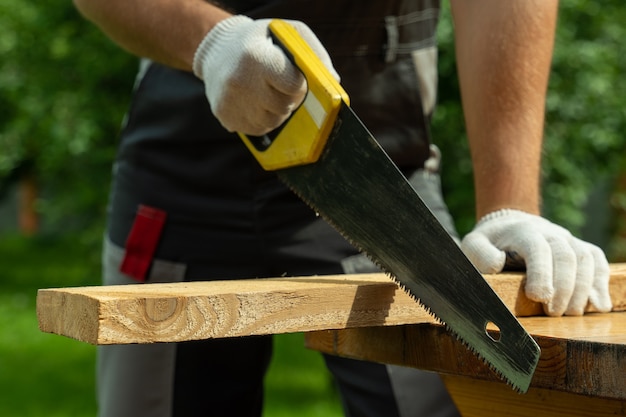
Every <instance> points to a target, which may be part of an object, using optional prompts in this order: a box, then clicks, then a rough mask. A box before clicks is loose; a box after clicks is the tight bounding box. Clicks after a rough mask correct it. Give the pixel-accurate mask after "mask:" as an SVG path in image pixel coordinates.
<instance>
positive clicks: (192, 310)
mask: <svg viewBox="0 0 626 417" xmlns="http://www.w3.org/2000/svg"><path fill="white" fill-rule="evenodd" d="M485 278H486V280H487V281H488V282H489V284H490V285H491V286H492V287H493V288H494V290H495V291H496V292H497V293H498V294H499V295H500V297H501V298H502V300H503V301H504V303H505V304H506V305H507V306H508V307H509V308H510V309H511V311H513V312H514V313H515V314H516V315H518V316H532V315H539V314H541V313H542V310H541V306H540V305H538V304H537V303H534V302H532V301H530V300H528V299H527V298H526V297H525V296H524V294H523V290H522V288H523V282H524V277H523V275H521V274H500V275H489V276H486V277H485ZM611 290H612V294H613V299H614V304H615V309H616V310H623V309H626V264H619V265H613V266H612V281H611ZM37 316H38V319H39V327H40V329H41V330H42V331H44V332H49V333H55V334H60V335H64V336H68V337H71V338H74V339H77V340H81V341H84V342H88V343H92V344H129V343H154V342H175V341H185V340H198V339H208V338H219V337H234V336H247V335H260V334H277V333H291V332H307V331H313V330H322V329H344V328H355V327H368V326H390V325H401V324H410V323H433V322H434V320H433V319H432V318H431V317H430V315H429V314H428V313H426V312H425V311H424V310H423V309H422V308H421V307H420V306H419V305H418V304H417V303H415V302H414V301H413V300H412V299H411V298H410V297H409V296H407V295H406V294H405V293H404V292H403V291H402V290H400V289H399V288H398V287H397V286H396V285H395V283H393V282H392V281H391V280H390V279H389V278H388V277H387V276H386V275H384V274H363V275H338V276H315V277H298V278H272V279H258V280H244V281H241V280H239V281H212V282H192V283H172V284H147V285H146V284H137V285H122V286H108V287H101V286H96V287H79V288H59V289H42V290H39V292H38V295H37Z"/></svg>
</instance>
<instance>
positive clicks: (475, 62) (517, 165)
mask: <svg viewBox="0 0 626 417" xmlns="http://www.w3.org/2000/svg"><path fill="white" fill-rule="evenodd" d="M452 11H453V16H454V22H455V32H456V48H457V62H458V70H459V78H460V82H461V95H462V98H463V111H464V113H465V122H466V128H467V134H468V138H469V141H470V148H471V152H472V162H473V166H474V182H475V186H476V215H477V217H478V218H479V219H480V221H479V222H478V223H477V225H476V226H475V227H474V230H473V231H472V232H471V233H469V234H468V235H467V236H465V237H464V238H463V241H462V243H461V247H462V249H463V251H464V252H465V254H466V255H467V256H468V257H469V258H470V259H471V260H472V262H473V263H474V264H475V265H476V266H477V267H478V269H479V270H480V271H481V272H483V273H487V272H492V273H493V272H499V271H501V270H502V269H503V268H504V267H505V262H506V259H507V256H510V257H513V258H516V259H522V260H523V262H524V263H525V265H526V277H527V279H526V285H525V292H526V295H527V296H528V297H529V298H531V299H532V300H535V301H539V302H542V303H543V304H544V310H545V311H546V313H547V314H549V315H553V316H560V315H563V314H568V315H580V314H583V313H584V312H585V311H588V310H590V309H591V310H597V311H610V310H611V298H610V296H609V291H608V282H609V266H608V262H607V260H606V256H605V255H604V253H603V252H602V250H600V248H598V247H597V246H594V245H592V244H590V243H588V242H584V241H582V240H580V239H577V238H575V237H574V236H572V234H571V233H570V232H569V231H567V230H565V229H564V228H562V227H560V226H558V225H556V224H554V223H552V222H550V221H548V220H546V219H544V218H542V217H541V216H540V215H539V214H540V195H541V193H540V174H541V148H542V142H543V124H544V110H545V99H546V90H547V86H548V75H549V72H550V64H551V60H552V49H553V46H554V36H555V28H556V19H557V11H558V2H557V0H507V1H500V0H452Z"/></svg>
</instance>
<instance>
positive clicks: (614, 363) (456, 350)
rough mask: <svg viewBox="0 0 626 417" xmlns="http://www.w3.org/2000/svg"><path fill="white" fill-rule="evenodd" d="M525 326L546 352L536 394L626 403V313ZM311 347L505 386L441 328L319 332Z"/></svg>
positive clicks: (538, 320)
mask: <svg viewBox="0 0 626 417" xmlns="http://www.w3.org/2000/svg"><path fill="white" fill-rule="evenodd" d="M519 320H520V322H521V324H522V326H524V328H525V329H526V330H527V331H528V332H529V333H530V334H531V335H532V336H533V338H534V339H535V340H536V341H537V343H538V344H539V346H540V347H541V357H540V359H539V364H538V365H537V369H536V371H535V374H534V375H533V379H532V382H531V385H530V386H531V388H542V389H550V390H556V391H563V392H568V393H572V394H576V395H583V396H590V397H602V398H611V399H619V400H621V401H626V332H625V331H624V329H626V312H613V313H607V314H588V315H585V316H580V317H545V316H544V317H523V318H520V319H519ZM390 340H391V341H393V343H390V342H389V341H390ZM306 345H307V347H308V348H310V349H315V350H318V351H321V352H325V353H330V354H333V355H337V356H344V357H349V358H353V359H362V360H367V361H372V362H381V363H388V364H396V365H403V366H409V367H413V368H419V369H424V370H429V371H433V372H437V373H440V374H448V375H455V376H464V377H469V378H473V379H475V380H484V381H493V382H501V381H502V379H501V378H500V377H499V376H498V375H497V374H496V373H495V372H493V371H492V370H491V369H489V367H487V366H485V365H484V364H483V363H482V361H481V360H480V359H479V358H478V357H477V356H476V355H474V354H473V353H472V352H471V351H469V350H468V349H467V348H466V347H465V346H464V345H463V344H462V343H461V342H459V341H458V340H457V339H456V338H455V337H454V336H453V335H452V334H450V333H449V332H448V331H446V330H445V328H444V327H443V326H441V325H435V324H412V325H405V326H394V327H368V328H355V329H344V330H324V331H317V332H311V333H308V334H307V335H306ZM508 389H509V391H511V392H513V391H512V390H511V389H510V388H508ZM486 394H487V393H486ZM515 395H517V394H515ZM522 397H523V396H522ZM483 401H485V398H483Z"/></svg>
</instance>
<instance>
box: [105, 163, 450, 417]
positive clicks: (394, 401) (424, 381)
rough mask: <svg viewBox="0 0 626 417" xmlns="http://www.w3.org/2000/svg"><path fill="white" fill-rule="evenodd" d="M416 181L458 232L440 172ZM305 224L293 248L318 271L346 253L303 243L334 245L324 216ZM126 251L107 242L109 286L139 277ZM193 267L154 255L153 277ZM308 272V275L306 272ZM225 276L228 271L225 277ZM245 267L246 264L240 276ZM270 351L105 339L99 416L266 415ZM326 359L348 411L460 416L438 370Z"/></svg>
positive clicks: (262, 341) (234, 342) (263, 344)
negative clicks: (127, 270) (131, 273)
mask: <svg viewBox="0 0 626 417" xmlns="http://www.w3.org/2000/svg"><path fill="white" fill-rule="evenodd" d="M411 183H412V184H413V185H414V187H415V188H416V189H417V190H418V192H419V193H420V195H421V196H422V198H423V200H424V201H425V203H426V204H427V205H428V206H429V207H430V208H431V210H432V211H433V213H435V214H436V215H437V217H438V218H439V220H440V222H441V223H442V224H443V225H444V226H445V227H446V228H447V229H448V230H449V231H450V233H451V234H452V235H453V236H456V233H455V231H454V226H453V224H452V221H451V218H450V216H449V214H448V212H447V209H446V206H445V204H444V203H443V200H442V198H441V192H440V185H439V177H438V176H437V175H436V174H433V173H431V172H429V171H425V170H424V171H418V172H417V173H415V174H414V175H413V176H412V178H411ZM304 229H306V230H298V231H297V233H296V235H298V236H299V238H298V242H297V244H293V242H292V243H291V246H296V247H298V246H299V248H298V249H297V250H298V251H300V252H298V253H299V254H304V253H306V254H307V256H309V255H308V254H309V253H311V252H315V253H316V254H318V256H319V259H317V260H316V262H317V264H316V265H315V270H318V269H320V270H324V268H323V267H322V266H323V265H326V264H327V263H328V259H329V256H331V255H332V253H349V252H345V248H344V246H343V245H344V244H345V243H344V242H340V241H339V240H337V239H336V238H335V237H332V239H333V240H332V241H333V242H336V245H337V246H333V244H328V245H323V246H315V245H314V246H310V245H304V246H302V241H306V240H308V239H311V240H312V241H315V240H316V239H317V240H319V239H321V240H324V239H325V237H327V236H328V237H329V238H328V240H329V242H330V241H331V238H330V236H331V235H333V234H334V231H332V230H331V229H330V227H329V226H327V225H326V224H325V223H324V222H322V221H317V222H315V223H311V224H310V225H308V226H307V227H306V228H304ZM303 233H304V234H305V236H304V238H303ZM325 251H328V252H329V253H328V254H327V253H326V252H325ZM298 253H294V254H292V255H293V257H296V258H298V257H299V255H298ZM327 255H328V256H327ZM122 257H123V248H120V247H119V246H116V245H114V244H112V243H111V242H110V241H109V240H108V239H105V244H104V251H103V284H104V285H113V284H129V283H136V281H134V280H133V279H132V278H130V277H128V276H126V275H124V274H123V273H121V272H120V271H119V265H120V263H121V259H122ZM300 257H301V256H300ZM336 261H337V264H338V265H340V266H339V268H343V271H345V272H347V273H358V272H371V271H373V270H375V266H373V264H371V263H370V262H369V261H368V260H367V259H365V258H364V257H363V256H362V255H359V254H356V255H351V256H345V257H343V258H342V259H336ZM302 262H304V263H306V262H310V260H304V261H302ZM187 266H188V265H185V264H181V263H177V262H172V261H169V260H164V259H155V260H154V261H153V263H152V266H151V269H150V275H149V279H148V281H149V282H163V281H167V282H172V281H183V280H185V279H186V276H185V275H186V271H187V269H188V268H187ZM318 266H319V268H318ZM312 268H313V267H312ZM311 270H313V269H311ZM302 271H304V272H303V273H306V271H307V270H305V269H303V270H302ZM327 271H329V272H330V271H333V270H332V269H328V270H327ZM334 272H340V271H334ZM223 273H224V272H223V270H220V274H222V275H221V276H223ZM245 273H246V272H244V271H240V273H239V275H242V274H245ZM320 273H323V272H320ZM331 273H332V272H331ZM253 276H257V275H254V274H253V273H252V272H250V273H249V277H253ZM216 277H217V278H219V277H220V275H216ZM270 357H271V337H269V336H268V337H246V338H236V339H225V340H213V341H199V342H184V343H160V344H151V345H119V346H101V347H99V348H98V362H97V366H98V368H97V377H98V381H97V388H98V391H97V395H98V403H99V416H100V417H131V416H132V417H148V416H150V417H172V416H175V417H181V416H185V417H194V416H209V415H215V416H236V417H242V416H248V415H250V416H253V415H257V416H260V415H261V413H262V396H263V390H262V385H263V375H264V373H265V371H266V370H267V367H268V366H269V360H270ZM325 360H326V364H327V366H328V368H329V370H330V371H331V372H332V374H333V375H334V378H335V380H336V381H337V385H338V387H339V391H340V393H341V395H342V401H343V404H344V409H345V412H346V415H347V416H350V417H395V416H397V417H453V416H454V417H456V416H458V412H457V411H456V408H455V406H454V404H453V403H452V401H451V399H450V397H449V396H448V394H447V392H446V390H445V387H444V386H443V383H442V382H441V380H440V378H439V376H438V375H436V374H434V373H428V372H423V371H419V370H416V369H409V368H403V367H399V366H385V365H380V364H374V363H367V362H362V361H354V360H349V359H344V358H338V357H332V356H325ZM220 404H221V405H220Z"/></svg>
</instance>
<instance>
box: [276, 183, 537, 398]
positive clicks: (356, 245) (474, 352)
mask: <svg viewBox="0 0 626 417" xmlns="http://www.w3.org/2000/svg"><path fill="white" fill-rule="evenodd" d="M281 179H282V180H283V182H285V183H286V184H287V186H288V187H289V188H290V189H291V191H292V192H293V193H294V194H296V195H297V196H298V197H299V198H300V199H301V200H302V201H304V202H305V203H306V204H307V205H308V206H309V207H310V208H311V209H312V210H313V211H314V212H315V215H316V216H318V217H322V218H323V219H324V220H325V221H326V222H327V223H328V224H329V225H330V226H332V227H333V228H334V229H335V230H336V231H337V232H339V234H341V236H342V237H343V238H344V239H345V240H347V241H348V242H349V243H350V244H351V245H352V246H354V247H355V248H356V249H358V250H359V252H361V253H363V254H365V256H367V258H368V259H369V260H370V261H372V262H373V263H374V265H376V266H377V267H378V268H379V269H380V270H381V271H382V272H384V273H385V274H386V275H387V276H389V278H391V279H392V280H393V281H394V282H395V283H396V285H398V287H400V288H401V289H402V291H404V292H405V293H406V294H408V295H409V296H410V297H411V298H412V299H413V300H415V301H416V302H417V303H418V304H419V305H420V306H421V307H422V308H423V309H424V310H425V311H426V312H427V313H428V314H429V315H430V316H431V317H432V318H433V319H435V320H436V321H437V322H438V323H439V324H440V325H443V326H444V327H445V329H446V331H447V332H448V333H450V334H452V335H453V336H454V337H455V338H456V340H458V341H459V342H460V343H461V344H462V345H463V346H464V347H465V348H466V349H467V350H469V351H470V352H472V353H473V354H474V355H475V356H477V357H478V358H479V359H480V361H481V362H482V363H484V364H485V365H486V366H487V367H488V368H489V369H490V370H491V371H492V372H493V373H494V374H496V375H497V376H498V377H499V378H500V380H503V381H505V382H506V383H507V384H508V385H509V386H511V387H512V388H513V389H514V390H515V391H516V392H517V393H518V394H523V393H525V392H526V390H522V389H521V388H520V387H519V386H517V385H516V384H514V383H513V381H511V380H510V379H509V378H507V377H506V376H504V375H503V374H502V373H501V372H500V371H498V370H497V369H496V368H495V367H494V366H493V365H492V364H491V363H490V362H489V361H487V359H486V358H485V357H484V356H482V355H481V354H480V353H479V352H477V351H476V350H474V348H472V347H471V346H470V345H469V344H468V343H467V342H466V341H465V340H464V339H463V338H462V337H461V336H460V335H459V334H458V333H457V332H455V331H454V330H452V328H451V327H449V326H448V325H447V324H446V323H445V322H444V321H443V320H441V319H440V318H439V317H438V316H437V315H436V314H435V313H434V312H433V311H432V310H431V309H430V307H429V306H427V305H426V304H424V303H423V302H422V301H421V300H420V299H419V298H418V297H416V296H415V295H414V294H413V293H412V292H411V291H409V290H408V289H407V288H406V286H405V285H404V284H403V283H402V282H400V281H399V280H398V279H397V278H396V277H395V276H394V275H393V274H392V273H391V272H390V271H388V270H387V269H386V268H385V267H384V266H382V265H381V264H380V263H379V262H378V260H377V259H375V258H373V257H372V256H371V255H370V254H369V253H367V251H365V250H363V248H362V247H361V246H360V245H359V244H358V243H356V242H355V241H353V240H352V238H350V237H349V236H347V235H346V234H345V233H344V231H343V230H342V229H341V228H340V227H338V225H337V224H336V223H335V222H334V221H332V219H330V218H329V217H328V216H326V214H325V213H323V212H321V211H319V210H318V209H317V208H316V207H314V206H313V205H312V204H311V203H310V202H309V201H308V200H307V199H306V198H304V197H303V196H302V195H301V194H300V193H299V192H298V190H297V189H296V188H295V187H293V186H292V185H291V184H290V183H289V181H288V180H286V179H285V178H281Z"/></svg>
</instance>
